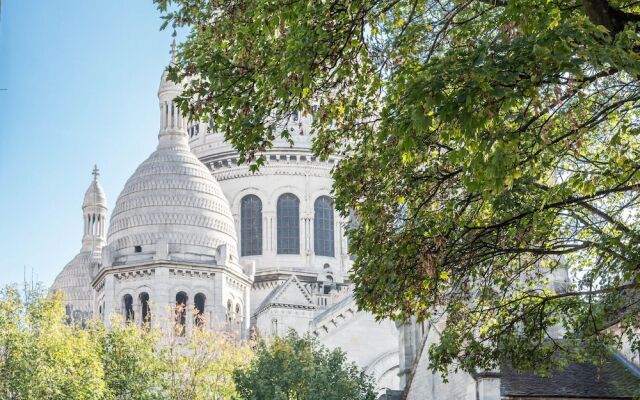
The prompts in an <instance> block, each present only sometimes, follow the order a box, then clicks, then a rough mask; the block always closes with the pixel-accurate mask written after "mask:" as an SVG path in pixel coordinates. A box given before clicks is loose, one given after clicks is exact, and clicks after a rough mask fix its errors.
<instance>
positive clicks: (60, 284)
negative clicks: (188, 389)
mask: <svg viewBox="0 0 640 400" xmlns="http://www.w3.org/2000/svg"><path fill="white" fill-rule="evenodd" d="M180 92H181V87H180V86H179V85H176V84H174V83H172V82H170V81H168V80H167V77H166V73H164V74H163V75H162V79H161V83H160V89H159V91H158V98H159V103H160V104H159V110H160V133H159V135H158V146H157V148H156V150H155V151H154V152H153V153H151V155H150V156H149V157H148V158H147V159H146V160H145V161H144V162H143V163H142V164H140V166H139V167H138V168H137V169H136V171H135V172H134V173H133V175H131V177H130V178H129V180H128V181H127V182H126V184H125V186H124V188H123V190H122V192H121V193H120V195H119V196H118V198H117V200H116V203H115V206H114V208H113V211H112V214H111V219H110V221H109V225H108V227H107V226H106V214H107V201H106V196H105V193H104V191H103V189H102V188H101V186H100V184H99V182H98V172H97V169H96V170H95V171H94V179H93V181H92V183H91V185H90V187H89V189H88V190H87V194H86V195H85V199H84V203H83V206H82V210H83V218H84V236H83V239H82V248H81V251H80V253H79V254H78V255H77V256H76V257H75V258H74V259H73V260H72V261H71V262H70V263H69V264H68V265H67V266H65V267H64V269H63V270H62V272H61V273H60V274H59V275H58V277H57V278H56V280H55V282H54V284H53V286H52V290H55V291H60V292H62V293H63V294H64V296H65V301H66V305H67V313H68V316H69V318H70V319H72V320H75V321H80V322H82V321H86V320H87V319H90V318H98V319H100V320H102V321H104V323H105V324H106V325H107V326H108V325H109V323H110V320H111V317H112V316H113V315H114V314H120V315H122V317H123V318H125V319H127V320H129V321H131V322H133V323H139V324H142V323H144V322H148V323H150V324H151V325H154V326H158V327H160V328H161V325H162V324H161V323H160V321H161V320H162V318H163V317H168V316H169V315H172V316H173V318H178V322H179V323H180V324H182V325H183V326H184V332H185V333H188V332H189V330H190V329H193V326H194V325H195V324H205V325H206V326H207V327H208V328H210V329H220V330H230V331H233V332H236V333H237V334H238V335H239V336H240V337H248V335H249V332H250V330H255V331H256V332H257V333H258V334H259V335H260V336H262V337H271V336H278V335H284V334H286V333H287V331H288V330H289V329H295V330H296V331H298V332H300V333H306V332H310V333H312V334H314V335H315V336H316V337H317V338H318V339H319V341H320V342H321V343H323V344H324V345H326V346H327V347H329V348H335V347H340V348H341V349H342V350H343V351H345V352H346V353H347V356H348V358H349V359H351V360H352V361H355V362H356V363H357V364H358V365H360V366H361V367H363V368H365V370H366V372H367V373H369V374H371V375H372V376H373V377H374V379H375V380H376V382H377V385H378V387H379V388H380V389H383V388H391V389H395V388H397V387H398V386H399V377H398V374H399V372H400V371H399V369H398V364H399V355H398V330H397V329H396V327H395V325H394V323H393V322H391V321H381V322H377V321H375V318H374V317H373V315H371V314H369V313H364V312H360V311H358V309H357V306H356V304H355V301H354V299H353V296H352V291H351V284H350V282H349V281H348V276H349V271H350V268H351V259H350V257H349V255H348V252H347V243H346V239H345V236H344V228H345V225H346V223H347V221H344V220H342V219H341V218H340V216H339V215H338V214H337V213H336V212H335V210H334V208H333V201H332V199H331V186H332V178H331V169H332V167H333V166H334V165H335V164H336V163H337V162H338V161H339V160H338V159H337V158H330V159H329V160H328V161H320V160H318V159H316V157H314V156H313V154H312V152H311V138H310V137H309V134H308V133H309V131H310V125H311V120H312V118H313V115H295V116H294V118H293V119H292V121H290V125H289V126H288V128H289V129H290V131H291V132H292V136H293V137H294V145H293V146H291V145H289V144H288V143H287V142H285V141H284V140H282V141H277V142H276V143H275V145H274V147H273V148H272V149H270V150H269V151H268V153H267V163H266V164H265V165H264V166H263V167H261V168H260V170H259V171H258V172H256V173H253V172H251V171H249V168H248V167H247V166H246V165H238V164H237V158H238V156H237V153H236V151H235V150H234V149H233V147H232V146H231V145H229V144H228V143H226V142H225V141H224V138H223V136H222V135H221V134H219V133H215V132H211V131H210V128H209V126H208V125H207V124H206V123H189V122H188V121H187V120H186V119H185V118H183V116H182V115H181V113H180V111H179V109H178V108H177V107H176V106H175V105H174V103H173V99H174V98H175V97H176V96H178V95H179V94H180ZM107 173H108V172H107ZM106 228H108V230H107V229H106ZM105 230H107V231H108V233H107V234H106V238H105ZM175 305H186V306H187V307H189V308H193V309H194V311H195V313H196V314H197V315H200V316H201V317H202V318H191V317H190V316H187V315H186V313H183V314H182V315H177V316H176V315H175V313H173V314H171V313H170V312H168V310H170V308H171V307H172V306H175Z"/></svg>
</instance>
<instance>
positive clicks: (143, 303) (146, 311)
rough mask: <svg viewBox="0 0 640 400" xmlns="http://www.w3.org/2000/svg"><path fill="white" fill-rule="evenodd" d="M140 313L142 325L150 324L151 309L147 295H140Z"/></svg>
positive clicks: (143, 293)
mask: <svg viewBox="0 0 640 400" xmlns="http://www.w3.org/2000/svg"><path fill="white" fill-rule="evenodd" d="M139 297H140V312H141V315H142V325H150V324H151V307H149V293H147V292H142V293H140V296H139Z"/></svg>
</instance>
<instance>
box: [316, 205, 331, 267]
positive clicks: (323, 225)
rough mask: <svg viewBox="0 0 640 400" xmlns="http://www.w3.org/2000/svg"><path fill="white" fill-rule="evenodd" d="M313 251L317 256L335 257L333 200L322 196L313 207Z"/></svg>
mask: <svg viewBox="0 0 640 400" xmlns="http://www.w3.org/2000/svg"><path fill="white" fill-rule="evenodd" d="M313 210H314V220H313V250H314V252H315V253H316V255H317V256H327V257H333V256H334V253H335V252H334V242H333V200H331V198H330V197H329V196H321V197H318V198H317V199H316V202H315V203H314V205H313Z"/></svg>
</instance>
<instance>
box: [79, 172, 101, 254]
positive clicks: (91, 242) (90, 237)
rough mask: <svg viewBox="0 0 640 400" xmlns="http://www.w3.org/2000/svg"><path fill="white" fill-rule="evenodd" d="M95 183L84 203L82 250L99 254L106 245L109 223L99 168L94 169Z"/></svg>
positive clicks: (88, 191) (92, 183) (91, 185)
mask: <svg viewBox="0 0 640 400" xmlns="http://www.w3.org/2000/svg"><path fill="white" fill-rule="evenodd" d="M92 174H93V181H92V182H91V184H90V185H89V188H88V189H87V191H86V193H85V195H84V202H83V203H82V216H83V220H84V235H83V236H82V250H81V251H91V252H94V253H99V252H100V251H101V249H102V247H103V246H104V245H105V235H104V234H105V225H106V221H107V197H106V196H105V194H104V190H103V189H102V186H101V185H100V182H98V176H99V175H100V172H99V170H98V166H97V165H96V166H95V167H94V168H93V173H92Z"/></svg>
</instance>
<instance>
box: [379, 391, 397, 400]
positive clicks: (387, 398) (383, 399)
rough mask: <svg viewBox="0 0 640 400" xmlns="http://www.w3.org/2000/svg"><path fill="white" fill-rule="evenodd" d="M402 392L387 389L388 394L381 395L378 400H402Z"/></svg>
mask: <svg viewBox="0 0 640 400" xmlns="http://www.w3.org/2000/svg"><path fill="white" fill-rule="evenodd" d="M402 394H403V392H402V390H391V389H387V392H386V393H384V394H382V395H380V397H378V400H400V399H401V398H402Z"/></svg>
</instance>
